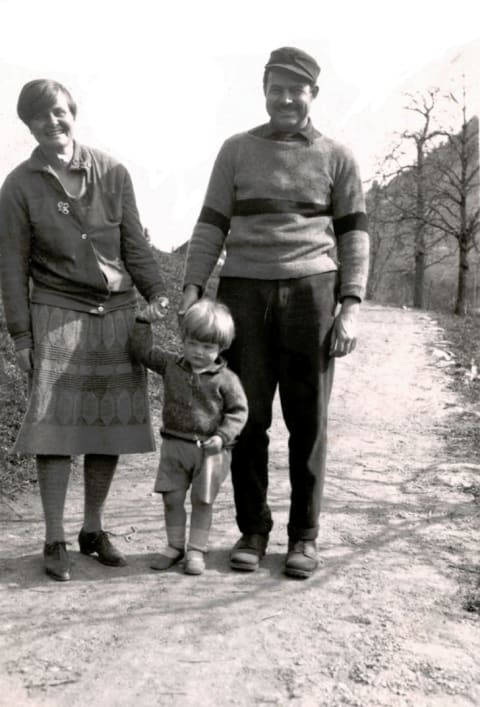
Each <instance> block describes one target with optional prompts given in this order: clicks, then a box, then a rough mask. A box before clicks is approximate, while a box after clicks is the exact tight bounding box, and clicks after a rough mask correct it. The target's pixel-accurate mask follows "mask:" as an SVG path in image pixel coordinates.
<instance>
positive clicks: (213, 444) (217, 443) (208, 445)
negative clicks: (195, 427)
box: [202, 435, 223, 456]
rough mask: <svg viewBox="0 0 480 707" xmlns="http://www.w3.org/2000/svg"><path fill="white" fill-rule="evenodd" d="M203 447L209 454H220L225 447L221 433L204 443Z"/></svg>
mask: <svg viewBox="0 0 480 707" xmlns="http://www.w3.org/2000/svg"><path fill="white" fill-rule="evenodd" d="M202 449H203V450H204V451H205V454H207V455H208V456H210V455H212V454H218V453H219V452H221V451H222V449H223V440H222V438H221V437H220V435H213V436H212V437H210V438H209V439H206V440H205V442H203V444H202Z"/></svg>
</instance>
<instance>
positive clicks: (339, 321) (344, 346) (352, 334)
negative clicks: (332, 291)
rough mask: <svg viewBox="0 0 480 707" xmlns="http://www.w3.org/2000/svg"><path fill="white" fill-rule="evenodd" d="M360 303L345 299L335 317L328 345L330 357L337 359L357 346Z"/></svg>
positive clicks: (351, 298) (353, 299) (352, 299)
mask: <svg viewBox="0 0 480 707" xmlns="http://www.w3.org/2000/svg"><path fill="white" fill-rule="evenodd" d="M359 310H360V302H359V301H358V300H356V299H355V298H353V297H346V298H345V299H344V300H343V302H342V308H341V310H340V312H339V313H338V314H337V316H336V317H335V321H334V323H333V330H332V342H331V344H330V356H335V357H337V358H339V357H341V356H346V355H347V354H349V353H351V352H352V351H353V350H354V348H355V346H356V345H357V317H358V312H359Z"/></svg>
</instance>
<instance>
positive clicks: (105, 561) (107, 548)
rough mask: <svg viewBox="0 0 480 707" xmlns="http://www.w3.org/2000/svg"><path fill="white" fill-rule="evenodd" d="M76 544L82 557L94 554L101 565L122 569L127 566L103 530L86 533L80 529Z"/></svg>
mask: <svg viewBox="0 0 480 707" xmlns="http://www.w3.org/2000/svg"><path fill="white" fill-rule="evenodd" d="M78 544H79V545H80V552H81V553H82V554H83V555H94V554H95V553H96V554H97V560H98V561H99V562H101V563H102V565H108V566H109V567H124V566H125V565H126V564H127V561H126V559H125V557H124V556H123V555H122V553H121V552H120V551H119V550H117V549H116V548H115V547H114V546H113V545H112V543H111V542H110V538H109V537H108V534H107V533H106V532H105V531H104V530H98V531H95V532H93V533H87V532H86V531H85V530H83V528H82V530H81V531H80V534H79V536H78Z"/></svg>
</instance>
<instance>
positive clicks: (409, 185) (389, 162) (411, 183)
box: [384, 88, 444, 309]
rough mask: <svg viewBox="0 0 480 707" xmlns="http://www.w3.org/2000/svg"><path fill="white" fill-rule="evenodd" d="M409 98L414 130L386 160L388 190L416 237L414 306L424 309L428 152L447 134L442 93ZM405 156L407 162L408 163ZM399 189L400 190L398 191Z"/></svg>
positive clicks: (405, 134) (429, 184)
mask: <svg viewBox="0 0 480 707" xmlns="http://www.w3.org/2000/svg"><path fill="white" fill-rule="evenodd" d="M405 95H406V96H407V98H408V99H409V102H408V104H407V105H406V106H405V110H406V111H409V112H410V113H412V114H413V116H414V119H415V120H414V122H415V123H416V125H415V127H414V128H412V129H406V130H404V131H403V132H402V133H400V136H399V142H398V144H397V146H396V148H394V150H392V152H391V153H390V154H389V155H387V157H386V160H385V165H386V171H385V175H384V176H385V178H386V179H385V188H386V193H387V195H388V198H389V200H390V203H391V205H392V207H393V210H394V211H396V218H397V219H398V220H400V221H402V222H403V223H404V225H407V224H408V226H409V228H410V230H411V233H412V234H413V250H414V263H415V265H414V279H413V306H414V307H418V308H420V309H422V308H423V307H424V306H425V271H426V268H427V258H426V255H427V247H428V246H432V245H433V243H429V242H427V237H426V235H427V233H426V232H427V228H428V224H429V218H430V213H429V204H430V198H431V193H432V189H433V187H434V184H433V180H432V169H431V165H430V164H429V162H428V159H427V158H428V154H429V152H430V151H431V150H432V149H433V147H435V145H437V144H438V143H439V141H440V139H441V138H442V137H444V131H443V130H441V129H440V127H439V126H438V121H437V119H436V113H437V112H438V103H439V97H440V91H439V89H438V88H430V89H428V90H427V91H425V92H424V93H418V94H414V95H412V94H405ZM405 157H407V161H406V162H405ZM399 187H400V188H399Z"/></svg>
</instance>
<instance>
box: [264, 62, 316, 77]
mask: <svg viewBox="0 0 480 707" xmlns="http://www.w3.org/2000/svg"><path fill="white" fill-rule="evenodd" d="M265 68H266V69H283V70H284V71H288V72H289V73H290V74H297V76H301V77H302V78H304V79H308V80H309V81H315V80H316V79H314V78H313V76H312V75H311V74H309V73H308V72H307V71H304V70H303V69H301V68H297V67H296V66H292V65H291V64H267V65H266V66H265Z"/></svg>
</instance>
